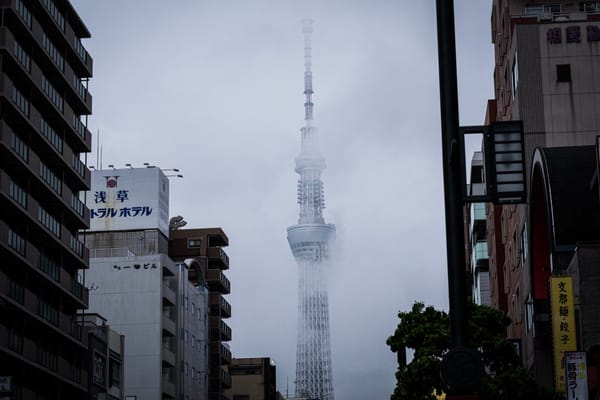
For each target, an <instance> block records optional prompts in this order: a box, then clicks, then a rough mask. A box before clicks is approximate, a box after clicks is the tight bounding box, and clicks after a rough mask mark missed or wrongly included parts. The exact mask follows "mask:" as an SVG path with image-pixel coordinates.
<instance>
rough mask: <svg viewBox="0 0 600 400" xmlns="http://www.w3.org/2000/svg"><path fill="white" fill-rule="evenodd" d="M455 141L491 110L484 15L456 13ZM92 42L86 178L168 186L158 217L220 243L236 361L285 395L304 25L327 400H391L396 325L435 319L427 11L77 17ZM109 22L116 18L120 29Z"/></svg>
mask: <svg viewBox="0 0 600 400" xmlns="http://www.w3.org/2000/svg"><path fill="white" fill-rule="evenodd" d="M456 3H457V4H456V14H457V51H458V63H459V64H458V67H459V98H460V111H461V124H462V125H475V124H481V123H482V122H483V119H484V112H485V105H486V100H487V99H488V98H490V97H492V96H493V93H492V92H493V83H492V68H493V47H492V45H491V37H490V35H491V33H490V27H489V21H490V13H491V1H480V0H479V1H478V0H468V1H463V2H456ZM73 4H74V6H75V7H76V9H77V10H78V11H79V12H80V14H81V16H82V19H83V20H84V21H86V23H87V25H88V27H89V29H90V31H91V32H92V39H90V40H87V41H85V46H86V48H88V49H89V51H90V54H93V56H94V78H93V79H92V81H91V82H90V91H91V93H93V96H94V98H93V101H94V114H93V115H92V116H91V118H90V122H89V126H90V131H91V132H92V133H93V134H94V138H93V143H94V153H92V154H90V155H89V156H88V165H95V166H98V165H97V154H96V151H97V149H96V148H95V144H96V133H97V130H99V131H100V139H101V144H102V149H103V165H104V167H105V168H106V166H107V165H108V164H114V165H115V166H116V167H123V166H124V164H125V163H131V164H132V165H134V166H142V164H143V163H145V162H148V163H151V164H154V165H158V166H160V167H162V168H178V169H180V171H181V173H182V174H183V175H184V178H183V179H175V180H172V181H171V215H172V216H173V215H177V214H181V215H183V216H184V217H185V219H186V221H187V222H188V227H207V226H221V227H223V229H224V230H225V232H226V233H227V235H228V236H229V239H230V247H229V248H228V249H227V253H228V255H229V257H230V260H231V269H230V270H229V271H228V277H229V279H230V280H231V286H232V289H231V295H230V296H229V301H230V303H231V305H232V313H233V317H232V319H231V320H230V321H228V323H229V322H231V323H230V325H231V328H232V331H233V341H232V342H231V345H232V346H231V347H232V353H233V355H234V357H250V356H269V357H272V358H273V359H274V360H275V361H276V363H277V371H278V376H277V379H278V384H277V386H278V389H279V390H280V391H281V392H282V393H285V391H286V377H289V390H290V393H292V392H293V388H294V385H293V380H294V374H295V355H296V354H295V353H296V313H297V311H296V307H297V294H296V291H297V285H298V275H297V265H296V263H295V261H294V258H293V256H292V254H291V252H290V250H289V246H288V243H287V240H286V227H287V226H289V225H290V224H293V223H294V222H295V221H296V220H297V218H298V205H297V204H296V183H295V182H296V180H297V174H296V173H295V172H294V157H296V156H297V154H298V149H299V146H300V128H301V127H302V126H303V118H304V107H303V103H304V95H303V93H302V92H303V90H304V89H303V85H304V80H303V79H304V78H303V77H304V75H303V74H304V65H303V36H302V32H301V20H302V18H305V17H310V18H312V19H313V20H314V21H315V22H314V33H313V36H312V43H313V44H312V48H313V50H312V51H313V58H312V61H313V65H312V70H313V77H314V78H313V80H314V92H315V93H314V96H313V101H314V104H315V115H314V117H315V125H316V126H318V128H319V141H320V149H321V152H322V154H323V156H324V157H325V158H326V160H327V169H326V170H325V171H324V173H323V176H322V179H323V181H324V184H325V197H326V207H327V208H326V209H325V220H326V221H327V222H328V223H333V224H335V225H336V228H337V241H336V248H335V250H336V251H335V254H334V257H333V259H334V260H335V264H334V265H333V267H332V269H331V271H330V273H329V280H328V285H329V305H330V318H331V345H332V358H333V360H332V362H333V383H334V388H335V393H336V398H337V399H338V400H364V399H376V400H377V399H388V398H389V395H390V393H391V392H392V389H393V386H394V384H395V377H394V372H395V370H396V359H395V355H394V354H393V353H391V352H390V351H389V348H388V347H387V346H386V345H385V340H386V338H387V336H389V335H391V334H392V333H393V331H394V329H395V326H396V324H397V318H396V314H397V312H398V311H399V310H401V309H403V310H406V309H408V308H409V307H410V306H411V305H412V303H413V302H414V301H415V300H422V301H424V302H426V303H428V304H433V305H436V306H440V307H447V306H446V304H447V288H446V266H445V236H444V225H443V223H444V218H443V197H442V183H441V182H442V175H441V148H440V122H439V97H438V69H437V44H436V30H435V2H434V1H433V0H431V1H422V0H418V1H417V0H415V1H404V2H398V1H391V0H390V1H387V0H380V1H358V0H331V1H327V2H319V1H304V2H298V1H291V0H282V1H274V0H271V1H266V0H265V1H263V0H247V1H243V2H242V1H233V0H227V1H213V0H195V1H192V0H180V1H177V2H165V1H158V0H145V1H143V2H140V1H117V0H103V1H97V0H73ZM115 10H118V12H115Z"/></svg>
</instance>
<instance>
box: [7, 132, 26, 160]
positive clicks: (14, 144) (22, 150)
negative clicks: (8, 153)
mask: <svg viewBox="0 0 600 400" xmlns="http://www.w3.org/2000/svg"><path fill="white" fill-rule="evenodd" d="M10 148H11V149H13V150H14V152H15V153H17V154H18V155H19V157H21V158H22V159H23V161H25V162H29V146H27V145H26V144H25V142H24V141H23V140H21V138H20V137H19V136H17V135H15V134H13V135H12V138H11V139H10Z"/></svg>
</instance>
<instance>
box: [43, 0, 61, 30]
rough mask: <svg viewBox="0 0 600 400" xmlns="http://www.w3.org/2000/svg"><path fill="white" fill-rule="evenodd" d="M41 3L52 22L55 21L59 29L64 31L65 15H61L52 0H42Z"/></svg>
mask: <svg viewBox="0 0 600 400" xmlns="http://www.w3.org/2000/svg"><path fill="white" fill-rule="evenodd" d="M42 3H44V6H45V7H46V10H48V14H50V16H51V17H52V19H53V20H54V22H56V25H58V27H59V28H60V30H61V31H63V32H64V31H65V17H63V15H62V14H61V12H60V11H59V10H58V8H57V7H56V5H55V4H54V2H53V1H52V0H43V1H42Z"/></svg>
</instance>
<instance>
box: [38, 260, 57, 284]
mask: <svg viewBox="0 0 600 400" xmlns="http://www.w3.org/2000/svg"><path fill="white" fill-rule="evenodd" d="M39 267H40V269H41V270H42V271H44V272H45V273H46V274H48V276H50V277H51V278H52V279H54V280H55V281H56V282H59V281H60V265H58V263H57V262H56V261H54V260H53V259H51V258H50V257H48V256H47V255H46V254H44V253H41V254H40V260H39Z"/></svg>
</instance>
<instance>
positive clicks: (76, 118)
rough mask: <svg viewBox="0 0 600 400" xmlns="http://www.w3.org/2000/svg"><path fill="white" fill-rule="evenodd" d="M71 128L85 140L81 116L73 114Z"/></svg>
mask: <svg viewBox="0 0 600 400" xmlns="http://www.w3.org/2000/svg"><path fill="white" fill-rule="evenodd" d="M73 128H74V129H75V131H76V132H77V133H78V134H79V136H80V137H81V138H82V139H84V140H85V125H84V123H83V122H81V118H80V117H79V116H78V115H75V114H73Z"/></svg>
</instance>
